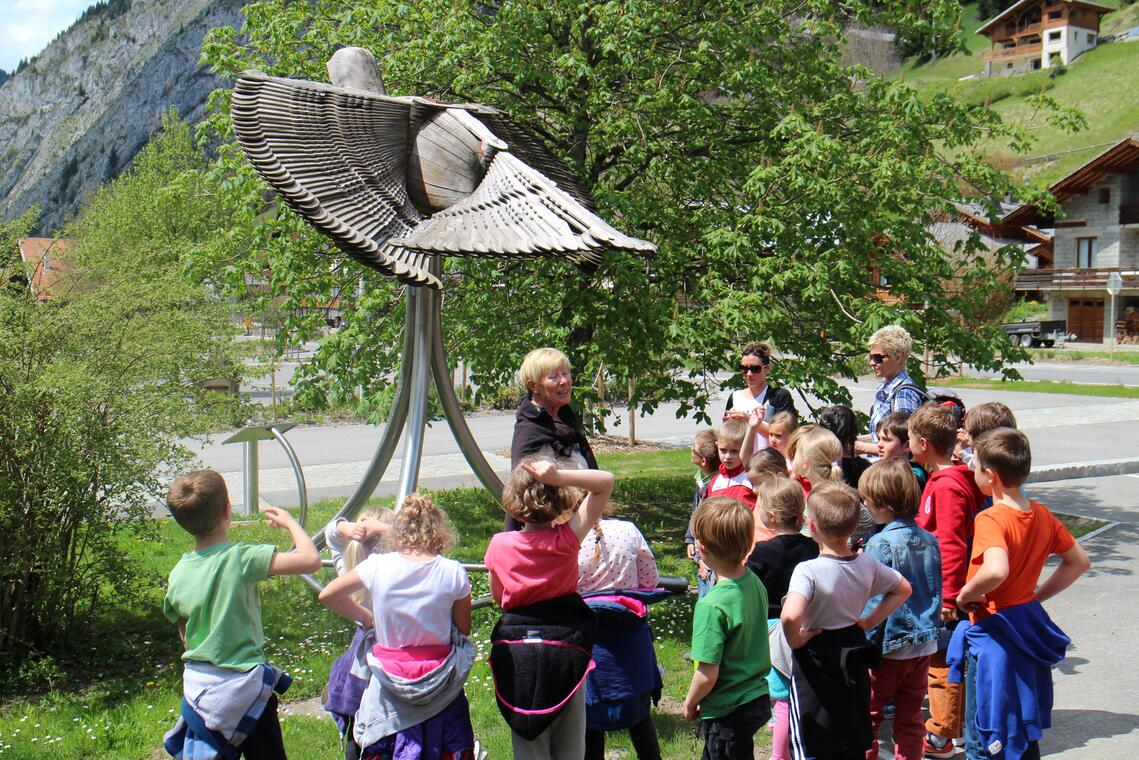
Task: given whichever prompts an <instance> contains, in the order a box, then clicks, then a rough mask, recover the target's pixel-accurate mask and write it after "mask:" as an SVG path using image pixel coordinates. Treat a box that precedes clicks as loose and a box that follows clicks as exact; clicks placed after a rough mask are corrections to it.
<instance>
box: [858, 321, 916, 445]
mask: <svg viewBox="0 0 1139 760" xmlns="http://www.w3.org/2000/svg"><path fill="white" fill-rule="evenodd" d="M867 346H868V348H869V349H870V366H871V367H873V368H874V374H875V375H877V376H878V377H879V378H881V382H880V383H878V388H877V389H876V390H875V391H874V404H873V405H872V406H871V407H870V433H869V435H861V436H859V439H858V441H857V442H856V443H855V451H856V452H858V453H859V454H871V455H877V453H878V432H877V430H878V422H879V420H881V419H882V418H883V417H885V416H886V415H887V414H890V413H891V412H906V413H909V412H912V411H914V410H915V409H917V408H918V407H919V406H921V403H922V401H923V399H922V395H921V393H920V392H919V390H917V389H918V388H919V387H920V386H918V385H917V383H915V382H914V379H913V378H912V377H910V373H909V372H906V361H907V360H908V359H909V358H910V351H912V350H913V347H914V339H913V338H911V337H910V334H909V332H907V331H906V328H904V327H902V326H901V325H887V326H886V327H883V328H881V329H880V330H878V331H877V332H875V333H874V334H873V335H871V336H870V340H869V341H867Z"/></svg>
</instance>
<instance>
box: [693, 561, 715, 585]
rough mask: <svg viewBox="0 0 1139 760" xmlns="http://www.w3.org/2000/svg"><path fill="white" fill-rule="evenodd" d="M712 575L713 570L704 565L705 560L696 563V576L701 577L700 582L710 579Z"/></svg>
mask: <svg viewBox="0 0 1139 760" xmlns="http://www.w3.org/2000/svg"><path fill="white" fill-rule="evenodd" d="M711 573H712V571H711V569H710V568H709V567H708V566H707V565H705V564H704V560H702V559H701V560H697V561H696V574H697V575H699V576H700V580H702V581H706V580H708V577H709V576H710V575H711Z"/></svg>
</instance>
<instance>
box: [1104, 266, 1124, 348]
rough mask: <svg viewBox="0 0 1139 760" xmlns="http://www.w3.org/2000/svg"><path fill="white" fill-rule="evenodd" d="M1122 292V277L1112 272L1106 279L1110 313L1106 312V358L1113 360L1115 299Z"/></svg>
mask: <svg viewBox="0 0 1139 760" xmlns="http://www.w3.org/2000/svg"><path fill="white" fill-rule="evenodd" d="M1121 290H1123V277H1122V276H1121V275H1120V274H1119V272H1112V273H1111V274H1110V275H1108V277H1107V292H1108V294H1109V295H1110V296H1111V311H1110V312H1108V320H1109V321H1110V324H1111V349H1110V353H1109V354H1108V356H1110V357H1111V358H1112V359H1114V358H1115V297H1116V296H1117V295H1119V291H1121Z"/></svg>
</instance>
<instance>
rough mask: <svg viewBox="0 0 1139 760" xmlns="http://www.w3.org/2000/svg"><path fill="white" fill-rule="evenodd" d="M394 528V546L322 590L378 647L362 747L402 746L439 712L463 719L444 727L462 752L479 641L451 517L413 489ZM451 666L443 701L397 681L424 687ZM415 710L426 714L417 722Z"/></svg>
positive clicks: (360, 728)
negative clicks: (375, 708) (372, 717)
mask: <svg viewBox="0 0 1139 760" xmlns="http://www.w3.org/2000/svg"><path fill="white" fill-rule="evenodd" d="M389 535H390V541H391V544H392V546H393V547H394V551H391V552H387V553H384V554H373V555H371V556H369V557H367V558H366V559H364V560H363V561H362V562H361V563H360V564H359V565H357V566H356V567H355V568H354V569H352V570H350V571H348V572H346V573H345V574H344V575H342V576H340V577H339V578H337V579H336V580H334V581H332V582H331V583H329V584H328V586H326V587H325V589H324V590H323V591H322V592H321V593H320V601H321V603H322V604H324V605H325V606H326V607H328V608H329V609H330V610H332V611H333V612H335V613H336V614H338V615H340V616H342V617H345V618H347V619H349V620H354V621H362V622H365V623H367V624H368V625H369V626H370V627H371V628H372V629H373V630H374V632H375V646H374V647H373V648H372V650H371V651H370V652H369V653H368V658H367V661H368V665H369V666H370V668H371V671H372V679H371V680H372V682H371V683H370V684H369V686H368V691H367V692H365V694H364V697H363V701H362V703H361V707H360V712H359V713H358V722H357V725H356V727H355V738H356V740H357V742H358V743H359V744H360V746H361V747H363V748H364V750H365V754H385V753H388V754H390V753H392V752H393V751H394V750H395V748H396V747H398V746H403V745H402V744H401V742H405V741H406V740H407V738H408V736H409V732H413V731H414V730H415V729H417V728H418V727H419V726H420V725H421V724H422V723H426V722H427V721H428V720H435V719H437V716H441V719H443V720H445V721H446V723H447V724H448V725H452V726H454V725H458V726H459V730H452V729H449V730H448V731H447V732H446V739H447V741H455V742H458V743H457V744H455V746H451V745H450V744H448V746H446V747H444V748H443V749H444V750H445V751H450V752H452V753H454V754H455V755H456V756H457V755H459V754H461V753H462V752H464V751H467V750H470V749H472V748H473V746H474V734H473V731H472V729H471V723H470V712H469V708H468V706H467V701H466V696H465V695H464V694H463V692H462V688H461V684H462V683H463V682H465V681H466V677H467V673H468V672H469V670H470V666H471V663H472V662H473V649H474V647H473V645H471V644H470V642H469V641H468V640H467V639H466V636H467V635H469V634H470V631H471V584H470V580H469V579H468V578H467V571H466V570H465V569H464V568H463V566H462V565H461V564H459V563H458V562H456V561H455V560H453V559H448V558H447V557H444V556H442V555H441V552H443V551H446V550H447V549H448V548H449V547H450V545H451V543H452V541H453V540H454V533H453V531H452V530H451V527H450V525H449V524H448V521H447V516H446V515H445V514H444V513H443V511H442V510H441V509H439V508H438V507H437V506H435V503H434V502H432V500H431V498H430V497H429V496H425V495H421V494H411V495H410V496H408V497H407V498H406V499H404V502H403V506H402V507H401V509H400V511H399V512H398V513H397V514H396V518H395V523H394V524H393V526H392V528H391V531H390V532H389ZM360 590H365V591H367V592H368V596H369V601H370V606H371V609H368V608H365V607H363V606H362V605H361V604H360V603H358V602H357V601H355V600H354V599H353V598H352V595H353V594H354V593H355V592H357V591H360ZM455 632H457V634H461V635H456V634H455ZM452 650H455V651H452ZM468 650H469V652H468ZM468 655H469V656H468ZM448 668H453V669H454V670H455V671H456V672H455V673H454V674H453V675H452V676H450V677H449V679H446V681H447V682H449V683H452V684H455V683H457V684H458V690H457V691H455V692H454V693H452V692H451V691H448V690H447V689H445V688H444V689H440V691H439V694H440V695H445V696H446V699H445V700H444V699H443V698H442V697H440V698H436V699H427V700H426V706H425V703H424V702H423V701H419V702H418V704H417V703H416V701H415V700H417V699H420V698H422V696H423V694H422V693H415V692H414V691H411V692H409V691H405V690H402V688H401V686H400V685H401V684H404V685H407V684H411V686H412V687H413V688H414V687H415V684H417V683H422V684H423V685H424V688H426V684H427V683H428V681H427V679H428V678H429V677H430V676H431V674H433V673H440V672H441V671H442V670H445V669H448ZM412 674H414V676H413V675H412ZM388 676H395V677H396V678H388ZM441 680H444V679H441ZM374 690H378V691H380V692H382V695H383V699H384V705H383V707H384V708H385V709H386V710H387V713H388V714H386V715H383V716H381V718H382V720H379V721H377V722H376V723H366V722H365V720H364V718H363V716H364V715H365V714H366V711H367V708H368V704H369V702H370V701H371V697H370V695H372V694H373V692H374ZM428 693H429V694H430V692H428ZM401 700H403V701H402V702H401ZM405 703H406V704H405ZM392 705H395V708H392ZM404 706H406V709H403V711H402V717H401V707H404ZM411 716H414V718H415V719H418V718H422V720H415V721H414V722H412V720H411ZM381 726H382V729H381V728H380V727H381ZM392 729H394V730H392ZM381 737H382V740H381ZM389 745H390V746H389ZM372 750H375V752H373V751H372Z"/></svg>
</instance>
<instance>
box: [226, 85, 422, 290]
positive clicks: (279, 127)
mask: <svg viewBox="0 0 1139 760" xmlns="http://www.w3.org/2000/svg"><path fill="white" fill-rule="evenodd" d="M410 111H411V102H410V101H409V100H408V99H406V98H405V99H400V98H389V97H385V96H381V95H374V94H371V93H365V92H358V91H352V90H345V89H341V88H338V87H332V86H330V85H326V84H320V83H318V82H308V81H303V80H296V79H280V78H277V77H269V76H265V75H264V74H261V73H260V72H246V73H245V74H244V75H242V76H241V77H240V78H239V79H238V80H237V83H236V84H235V85H234V88H233V97H232V105H231V112H232V116H233V128H234V133H235V135H236V136H237V141H238V143H239V144H240V145H241V147H242V150H244V151H245V155H246V156H247V157H248V158H249V161H250V163H252V164H253V167H254V168H255V169H256V170H257V171H258V173H259V174H261V176H262V177H264V178H265V180H266V181H267V182H268V183H269V184H270V185H272V187H273V189H275V190H276V191H277V193H278V194H279V195H280V196H281V198H283V199H284V200H285V202H286V203H288V204H289V205H290V206H291V207H292V208H293V210H295V211H296V212H297V213H299V214H300V215H301V216H302V217H303V218H304V219H305V220H306V221H307V222H308V223H309V224H311V225H312V226H313V227H315V228H317V229H318V230H320V231H321V232H323V233H324V234H326V235H328V236H329V237H330V238H332V240H333V241H335V243H336V244H337V246H338V247H339V248H341V249H342V250H343V251H344V252H345V253H347V254H348V255H349V256H351V257H352V258H354V259H356V260H357V261H359V262H360V263H362V264H364V265H366V266H368V267H371V268H373V269H376V270H378V271H380V272H383V273H384V274H387V275H391V276H393V277H397V278H399V279H400V280H403V281H404V282H407V283H408V284H410V285H428V286H430V287H435V288H438V287H440V284H439V281H438V279H437V278H435V277H434V276H433V275H432V274H430V273H429V272H428V271H427V256H426V254H424V253H422V252H418V251H411V250H409V249H407V248H395V247H393V246H391V245H390V244H389V243H388V241H389V240H390V239H391V238H393V237H396V236H400V235H404V234H406V233H407V232H409V231H410V230H411V229H412V228H413V227H414V226H415V225H416V224H418V223H419V221H420V219H421V218H422V217H421V216H420V214H419V212H418V211H416V209H415V207H414V206H413V205H412V203H411V200H410V199H409V198H408V196H407V188H406V184H405V177H406V174H407V156H408V119H409V114H410Z"/></svg>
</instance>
